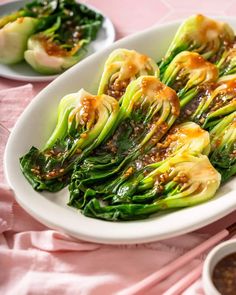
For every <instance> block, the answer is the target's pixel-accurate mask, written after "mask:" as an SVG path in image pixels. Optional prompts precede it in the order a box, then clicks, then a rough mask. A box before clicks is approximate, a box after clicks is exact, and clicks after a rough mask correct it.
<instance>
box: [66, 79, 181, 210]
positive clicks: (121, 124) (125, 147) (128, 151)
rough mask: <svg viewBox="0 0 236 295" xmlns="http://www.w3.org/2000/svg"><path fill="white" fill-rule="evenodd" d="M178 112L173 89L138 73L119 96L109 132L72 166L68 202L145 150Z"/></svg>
mask: <svg viewBox="0 0 236 295" xmlns="http://www.w3.org/2000/svg"><path fill="white" fill-rule="evenodd" d="M178 115H179V100H178V97H177V95H176V93H175V91H174V90H172V89H171V88H169V87H167V86H166V85H164V84H163V83H161V82H160V81H159V80H158V79H157V78H156V77H153V76H142V77H139V78H138V79H137V80H135V81H133V82H131V83H130V84H129V86H128V87H127V89H126V92H125V94H124V96H123V99H122V104H121V108H120V114H119V118H118V120H117V124H116V126H115V127H114V128H115V129H116V130H115V132H114V134H113V136H112V137H111V138H109V140H108V141H107V142H106V143H105V144H103V146H100V147H98V148H97V149H95V150H94V152H93V153H92V155H90V156H89V157H87V158H86V159H85V160H84V161H83V163H82V165H77V166H76V167H75V169H74V172H73V175H72V179H71V184H70V186H69V189H70V192H71V198H70V205H72V204H73V201H74V200H76V199H78V198H80V194H81V192H82V195H84V193H83V192H84V190H86V187H88V186H89V185H90V184H93V183H95V182H96V183H102V184H103V185H106V183H107V182H110V179H112V178H114V177H116V174H117V173H119V172H120V171H121V170H122V169H123V168H124V167H126V166H127V165H128V163H130V162H131V161H132V160H134V159H136V158H137V157H138V156H140V155H141V154H144V153H146V152H147V151H149V150H150V149H151V148H152V147H153V146H155V145H156V143H157V142H158V141H159V140H160V139H161V138H162V137H163V135H164V134H166V132H167V131H168V129H169V128H170V127H171V126H172V124H173V123H174V121H175V120H176V118H177V117H178ZM127 173H132V171H129V172H127ZM106 181H107V182H106ZM85 197H86V196H85Z"/></svg>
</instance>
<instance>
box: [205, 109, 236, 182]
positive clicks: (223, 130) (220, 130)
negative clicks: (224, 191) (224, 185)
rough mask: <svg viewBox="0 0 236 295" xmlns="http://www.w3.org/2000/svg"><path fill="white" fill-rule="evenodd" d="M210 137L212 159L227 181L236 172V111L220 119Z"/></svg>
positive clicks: (223, 180)
mask: <svg viewBox="0 0 236 295" xmlns="http://www.w3.org/2000/svg"><path fill="white" fill-rule="evenodd" d="M210 137H211V154H210V161H211V163H212V164H213V166H214V167H215V168H216V169H217V170H218V171H219V172H220V173H221V176H222V182H225V181H227V180H228V179H229V178H230V177H231V176H233V175H235V174H236V111H235V112H233V113H231V114H230V115H228V116H225V117H224V118H223V119H222V120H221V121H219V123H218V124H217V125H216V126H215V127H214V128H213V129H212V130H211V131H210Z"/></svg>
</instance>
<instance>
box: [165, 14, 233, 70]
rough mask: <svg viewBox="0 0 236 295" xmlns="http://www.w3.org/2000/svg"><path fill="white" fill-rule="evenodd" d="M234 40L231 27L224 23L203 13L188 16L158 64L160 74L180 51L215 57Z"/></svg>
mask: <svg viewBox="0 0 236 295" xmlns="http://www.w3.org/2000/svg"><path fill="white" fill-rule="evenodd" d="M233 41H234V32H233V29H232V28H231V27H230V26H229V25H228V24H226V23H224V22H220V21H215V20H213V19H210V18H208V17H206V16H203V15H200V14H198V15H194V16H191V17H190V18H188V19H187V20H186V21H185V22H183V23H182V25H181V26H180V27H179V29H178V31H177V33H176V34H175V37H174V39H173V40H172V42H171V44H170V46H169V48H168V50H167V52H166V54H165V56H164V58H163V60H162V61H161V64H160V72H161V75H162V74H163V72H164V71H165V70H166V67H167V66H168V64H169V63H170V62H171V61H172V59H173V58H174V57H175V56H176V55H177V54H178V53H180V52H181V51H185V50H188V51H194V52H198V53H199V54H201V55H202V56H203V57H204V58H205V59H211V60H212V59H216V56H217V55H221V54H222V53H223V52H224V49H225V48H227V47H228V46H229V45H230V44H231V43H232V42H233Z"/></svg>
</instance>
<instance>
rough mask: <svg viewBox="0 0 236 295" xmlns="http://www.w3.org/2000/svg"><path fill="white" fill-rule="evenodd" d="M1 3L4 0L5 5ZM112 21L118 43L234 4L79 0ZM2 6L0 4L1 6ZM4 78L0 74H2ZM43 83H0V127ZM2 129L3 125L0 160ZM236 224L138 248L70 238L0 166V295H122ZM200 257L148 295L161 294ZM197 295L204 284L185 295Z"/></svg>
mask: <svg viewBox="0 0 236 295" xmlns="http://www.w3.org/2000/svg"><path fill="white" fill-rule="evenodd" d="M3 2H6V1H1V0H0V3H3ZM81 2H84V3H89V4H91V5H93V6H95V7H97V8H98V9H100V10H101V11H102V12H103V13H104V14H105V15H107V16H108V17H109V18H110V19H111V20H112V21H113V23H114V25H115V28H116V33H117V39H119V38H122V37H124V36H127V35H129V34H132V33H135V32H138V31H140V30H143V29H145V28H148V27H150V26H152V25H154V24H156V23H163V22H168V21H171V20H175V19H180V18H185V17H187V16H189V15H191V14H195V13H203V14H207V15H209V16H211V15H215V16H216V15H221V16H222V15H230V16H234V15H235V14H236V0H225V1H223V0H205V1H204V0H202V1H200V0H178V1H177V0H145V1H143V0H142V1H139V0H84V1H81ZM0 9H1V7H0ZM0 74H1V73H0ZM47 84H48V83H33V84H27V83H25V82H18V81H11V80H8V79H4V78H0V123H1V124H3V125H4V126H5V127H7V128H12V127H13V125H14V123H15V121H16V119H17V117H18V116H19V115H20V113H21V112H22V111H23V110H24V108H25V106H26V105H27V104H28V103H29V102H30V100H31V99H33V97H34V96H35V95H36V94H37V93H38V92H39V91H40V90H41V89H42V88H43V87H45V86H46V85H47ZM6 140H7V132H6V131H5V130H4V129H1V128H0V161H2V158H1V157H2V154H3V149H4V145H5V143H6ZM235 220H236V212H234V213H232V214H231V215H229V216H227V217H226V218H224V219H222V220H220V221H218V222H217V223H214V224H212V225H210V226H208V227H206V228H203V229H200V230H199V231H197V232H195V233H190V234H188V235H184V236H181V237H178V238H173V239H169V240H165V241H162V242H156V243H149V244H144V245H139V246H127V247H126V246H102V245H97V244H91V243H85V242H81V241H75V240H74V239H71V238H69V237H67V236H66V235H63V234H60V233H57V232H55V231H52V230H49V229H47V228H46V227H44V226H43V225H41V224H39V223H38V222H36V221H35V220H33V219H32V218H31V217H30V216H28V214H26V213H25V212H24V210H23V209H21V208H20V207H19V205H18V204H16V202H15V201H14V199H13V195H12V193H11V192H10V191H9V190H8V189H7V184H6V183H5V180H4V178H3V174H2V163H1V164H0V294H9V295H12V294H13V295H14V294H23V295H24V294H40V295H41V294H83V295H87V294H96V295H97V294H98V295H100V294H101V295H103V294H118V291H124V293H122V294H127V295H129V294H130V293H129V291H128V290H130V288H131V289H132V286H135V284H136V283H137V282H139V281H140V280H142V279H144V278H145V277H146V276H148V275H150V274H152V273H153V272H155V271H156V270H157V269H158V268H161V267H162V266H163V265H165V264H168V263H169V262H170V261H172V260H173V259H175V258H177V257H178V256H179V255H181V254H182V253H184V252H186V251H187V250H189V249H191V248H192V247H194V246H195V245H197V244H199V243H201V242H202V241H203V240H205V239H206V238H207V237H209V236H212V235H213V234H214V233H216V232H217V231H219V230H220V229H222V228H225V227H226V226H228V225H229V224H231V223H233V222H234V221H235ZM199 261H200V260H199V259H196V260H194V261H192V263H191V264H189V265H188V266H187V267H185V268H183V269H181V270H179V272H178V273H176V274H175V275H174V276H171V277H169V278H168V279H167V280H165V281H164V282H163V283H161V284H159V285H158V286H155V287H154V288H153V289H150V290H149V291H148V292H147V293H145V294H153V295H154V294H156V295H159V294H162V293H163V292H164V291H165V290H167V289H168V288H169V287H170V286H171V285H173V284H174V282H176V281H177V280H178V279H179V278H181V277H182V276H183V275H185V274H186V273H188V272H189V271H190V270H191V269H192V268H193V267H194V266H195V265H197V264H198V263H199ZM182 294H185V295H186V294H187V295H191V294H193V295H194V294H202V290H201V281H200V280H199V281H197V282H196V283H195V284H194V285H193V286H191V287H190V288H189V289H188V290H186V291H185V293H182Z"/></svg>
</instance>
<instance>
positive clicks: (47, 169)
mask: <svg viewBox="0 0 236 295" xmlns="http://www.w3.org/2000/svg"><path fill="white" fill-rule="evenodd" d="M118 114H119V105H118V102H117V101H116V100H115V99H114V98H112V97H110V96H108V95H100V96H94V95H91V94H89V93H88V92H86V91H84V90H83V89H82V90H80V91H79V92H77V93H72V94H69V95H67V96H65V97H64V98H63V99H62V100H61V102H60V104H59V108H58V121H57V125H56V127H55V130H54V132H53V133H52V135H51V137H50V138H49V139H48V141H47V143H46V145H45V146H44V148H43V149H42V150H38V149H37V148H35V147H32V148H31V149H30V151H29V152H28V153H27V154H26V155H24V156H23V157H21V158H20V165H21V169H22V172H23V173H24V175H25V177H26V178H27V179H28V181H29V182H30V183H31V185H32V186H33V188H34V189H35V190H48V191H58V190H60V189H61V188H62V187H64V186H65V185H66V184H67V181H68V175H69V174H70V171H71V169H72V167H73V165H74V164H75V163H76V162H79V161H81V160H82V159H83V158H84V157H85V156H86V155H88V154H89V153H90V152H91V151H92V150H93V149H94V148H95V147H97V146H98V145H99V144H100V143H101V142H102V141H104V140H105V139H106V138H107V137H108V136H109V134H110V132H111V130H112V128H113V126H114V124H115V122H116V120H117V116H118Z"/></svg>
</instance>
